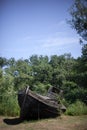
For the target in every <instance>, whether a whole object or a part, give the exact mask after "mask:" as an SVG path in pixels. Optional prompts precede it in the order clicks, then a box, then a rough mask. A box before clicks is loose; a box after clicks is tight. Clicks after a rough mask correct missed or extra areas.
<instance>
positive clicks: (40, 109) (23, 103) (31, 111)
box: [18, 94, 60, 119]
mask: <svg viewBox="0 0 87 130" xmlns="http://www.w3.org/2000/svg"><path fill="white" fill-rule="evenodd" d="M38 98H39V97H38ZM38 98H34V97H33V96H32V95H30V94H27V95H25V94H18V102H19V106H20V109H21V110H20V117H21V118H22V119H41V118H50V117H57V116H58V115H60V110H59V109H58V107H55V105H54V106H53V105H50V104H49V102H48V103H47V102H46V103H45V100H44V102H43V100H42V101H41V100H39V99H38Z"/></svg>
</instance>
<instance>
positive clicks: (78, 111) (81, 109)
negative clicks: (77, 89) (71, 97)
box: [65, 100, 87, 116]
mask: <svg viewBox="0 0 87 130" xmlns="http://www.w3.org/2000/svg"><path fill="white" fill-rule="evenodd" d="M65 114H67V115H72V116H78V115H86V114H87V106H86V105H85V104H84V103H83V102H81V101H78V100H77V101H76V102H75V103H73V104H71V105H69V107H68V108H67V110H66V113H65Z"/></svg>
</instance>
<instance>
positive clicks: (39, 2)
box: [0, 0, 81, 59]
mask: <svg viewBox="0 0 87 130" xmlns="http://www.w3.org/2000/svg"><path fill="white" fill-rule="evenodd" d="M73 3H74V0H0V56H2V57H6V58H11V57H14V58H15V59H20V58H24V59H26V58H29V57H30V56H32V55H35V54H37V55H43V56H44V55H48V56H51V55H63V54H64V53H71V55H72V56H73V57H74V58H77V57H79V56H81V45H80V44H79V36H78V35H77V33H76V31H75V30H74V29H72V28H71V26H70V25H69V24H68V23H67V20H69V19H70V17H71V16H70V14H69V8H70V7H71V5H72V4H73Z"/></svg>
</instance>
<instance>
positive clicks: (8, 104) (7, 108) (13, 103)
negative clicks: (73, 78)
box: [0, 95, 19, 116]
mask: <svg viewBox="0 0 87 130" xmlns="http://www.w3.org/2000/svg"><path fill="white" fill-rule="evenodd" d="M0 115H6V116H18V115H19V106H18V102H17V95H11V96H10V95H9V96H4V97H3V98H2V103H1V104H0Z"/></svg>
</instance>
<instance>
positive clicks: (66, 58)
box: [0, 46, 87, 116]
mask: <svg viewBox="0 0 87 130" xmlns="http://www.w3.org/2000/svg"><path fill="white" fill-rule="evenodd" d="M86 50H87V49H86V46H84V47H83V50H82V56H81V57H80V58H77V59H74V58H73V57H71V55H70V54H64V55H61V56H57V55H53V56H51V57H50V58H49V57H48V56H42V55H41V56H37V55H33V56H31V57H30V58H29V59H25V60H23V59H19V60H17V61H16V60H15V59H14V58H10V59H4V58H1V59H0V60H1V67H0V114H4V115H12V116H13V115H18V114H19V107H18V103H17V93H18V90H20V89H23V88H25V87H26V86H27V85H29V86H30V89H31V90H33V91H35V92H37V93H39V94H41V95H46V93H47V90H48V89H49V87H50V86H55V87H57V88H58V89H62V90H63V94H62V96H64V98H63V99H62V98H60V101H61V102H62V103H63V104H64V105H65V106H66V107H67V106H68V105H69V104H71V103H74V102H75V101H76V100H77V99H78V100H80V101H83V102H84V103H86V104H87V96H86V95H87V60H84V59H85V58H86ZM84 57H85V58H84ZM58 99H59V96H58ZM3 108H4V109H3Z"/></svg>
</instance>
